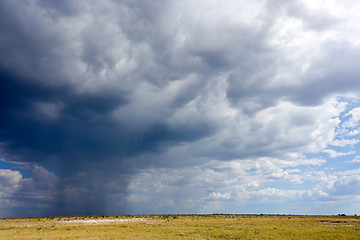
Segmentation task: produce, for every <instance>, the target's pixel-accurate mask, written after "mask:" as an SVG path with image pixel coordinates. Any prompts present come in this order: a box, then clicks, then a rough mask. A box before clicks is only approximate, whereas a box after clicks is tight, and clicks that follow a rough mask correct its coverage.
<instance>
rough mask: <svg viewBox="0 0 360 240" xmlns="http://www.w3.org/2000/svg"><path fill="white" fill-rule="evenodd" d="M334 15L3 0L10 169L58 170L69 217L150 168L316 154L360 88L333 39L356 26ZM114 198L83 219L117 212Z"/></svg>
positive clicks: (349, 58) (0, 134) (241, 7)
mask: <svg viewBox="0 0 360 240" xmlns="http://www.w3.org/2000/svg"><path fill="white" fill-rule="evenodd" d="M324 11H325V12H326V14H322V13H323V12H324ZM324 11H320V10H319V9H315V10H314V9H310V8H309V7H308V6H307V5H306V4H302V3H301V2H298V1H294V2H292V3H286V4H284V3H282V2H281V1H275V2H273V3H269V2H264V1H257V2H253V1H251V2H250V1H238V2H233V1H224V2H223V3H222V4H221V5H220V4H219V3H217V2H215V1H171V2H164V1H151V2H144V1H122V2H121V3H120V2H116V1H110V0H109V1H102V2H96V1H76V2H74V1H61V2H58V1H40V0H38V1H36V0H34V1H30V0H29V1H23V2H21V3H20V2H15V1H8V0H5V1H2V2H1V3H0V12H2V13H3V14H1V16H0V30H1V31H0V32H1V33H0V50H1V52H2V56H1V58H0V69H1V75H0V76H1V83H0V95H1V103H0V119H1V120H0V141H1V145H0V146H1V154H2V156H3V159H4V160H6V161H12V162H17V163H21V164H25V163H32V164H41V163H47V162H50V163H52V164H57V166H59V167H58V168H57V169H56V170H54V173H55V174H56V175H58V176H59V177H60V178H61V179H60V180H59V183H58V185H56V186H54V187H53V188H54V191H55V192H57V193H56V194H57V196H60V197H59V198H60V201H59V202H58V203H56V204H50V205H51V207H53V208H58V212H61V211H65V210H64V209H65V208H66V205H67V204H69V205H70V206H72V207H73V208H74V209H71V207H68V208H69V209H67V210H66V213H68V214H72V213H75V212H72V211H76V210H75V209H76V208H77V207H78V205H76V204H75V203H74V204H75V205H72V204H70V203H69V201H70V200H68V199H69V198H71V197H70V196H72V195H74V196H73V198H74V199H75V198H78V199H86V198H90V199H91V197H94V196H95V195H96V193H97V192H98V191H101V189H106V191H108V192H113V193H114V192H115V193H118V194H119V196H118V197H119V198H120V199H125V198H126V195H127V191H128V188H127V185H128V183H129V181H130V179H131V174H132V173H136V172H139V171H142V170H144V169H147V168H154V167H155V168H157V167H164V166H165V167H170V168H173V167H179V166H182V167H186V166H192V165H194V166H196V165H199V164H203V163H204V162H207V161H209V159H213V158H215V159H217V160H219V161H223V160H226V161H230V160H234V159H239V160H241V159H246V158H257V157H264V156H272V157H288V156H299V155H301V153H303V152H304V151H305V152H306V151H307V152H319V151H321V150H322V149H323V148H324V147H326V144H328V143H330V142H331V140H332V137H333V135H334V134H333V130H334V128H335V127H336V124H338V122H337V121H336V117H338V116H339V114H340V112H341V106H339V104H338V103H337V102H336V101H334V100H333V97H334V96H336V95H338V94H344V95H348V94H350V93H351V94H353V95H354V94H355V95H357V94H358V91H357V89H358V87H360V86H359V83H358V81H357V78H358V76H359V70H358V68H357V67H356V63H357V61H358V59H359V54H358V51H357V50H358V49H357V46H356V44H354V43H353V42H351V41H350V40H352V39H350V40H349V39H345V38H341V37H338V35H336V34H332V32H337V31H338V29H341V28H344V29H345V30H346V31H350V30H351V26H348V22H346V21H345V20H346V19H341V18H340V17H338V16H335V15H334V14H333V13H331V12H327V11H326V10H324ZM319 16H321V17H319ZM318 112H321V113H322V115H321V116H318V114H317V113H318ZM332 118H334V119H333V121H330V122H329V121H328V119H332ZM281 121H283V122H284V123H281ZM320 122H321V123H322V122H326V124H325V125H321V124H320ZM320 125H321V126H320ZM319 131H322V132H321V133H319V134H318V132H319ZM94 169H96V170H98V171H95V170H94ZM107 173H108V174H107ZM99 179H103V185H101V184H93V183H89V182H92V181H94V182H96V181H99ZM114 179H117V180H114ZM114 181H115V182H117V186H115V185H113V184H111V182H114ZM9 184H10V183H9ZM10 185H11V184H10ZM104 186H106V187H104ZM119 186H121V187H119ZM76 194H78V195H79V196H76V197H75V195H76ZM189 194H190V193H189ZM103 195H104V196H106V197H104V198H103V199H100V198H101V197H94V199H93V201H92V203H93V205H92V204H89V206H85V205H84V207H83V209H82V210H81V213H84V214H87V213H91V208H94V206H95V205H96V202H99V204H100V203H101V204H104V202H106V201H108V202H109V204H110V203H112V204H113V203H114V202H116V197H115V196H114V195H113V194H108V195H107V194H103ZM61 196H62V197H61ZM70 202H71V201H70ZM105 208H106V207H105ZM117 210H118V211H124V209H123V208H121V207H119V208H117ZM104 211H105V210H104ZM109 211H111V209H109ZM53 213H55V214H56V210H54V211H53Z"/></svg>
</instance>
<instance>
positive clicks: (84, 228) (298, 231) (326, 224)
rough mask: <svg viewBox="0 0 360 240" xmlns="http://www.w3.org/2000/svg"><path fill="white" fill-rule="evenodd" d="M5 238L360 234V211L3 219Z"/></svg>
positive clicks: (320, 236) (330, 236) (2, 236)
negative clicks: (359, 214)
mask: <svg viewBox="0 0 360 240" xmlns="http://www.w3.org/2000/svg"><path fill="white" fill-rule="evenodd" d="M0 239H9V240H10V239H17V240H18V239H38V240H39V239H44V240H45V239H321V240H323V239H328V240H330V239H357V240H358V239H360V217H356V216H288V215H221V214H219V215H148V216H101V217H51V218H17V219H0Z"/></svg>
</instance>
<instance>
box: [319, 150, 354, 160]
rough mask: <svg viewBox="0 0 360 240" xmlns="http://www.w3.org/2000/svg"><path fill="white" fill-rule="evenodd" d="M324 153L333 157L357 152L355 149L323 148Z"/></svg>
mask: <svg viewBox="0 0 360 240" xmlns="http://www.w3.org/2000/svg"><path fill="white" fill-rule="evenodd" d="M323 152H324V153H327V154H329V156H330V157H331V158H337V157H341V156H347V155H352V154H355V153H356V152H355V151H351V152H338V151H335V150H332V149H325V150H323Z"/></svg>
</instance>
